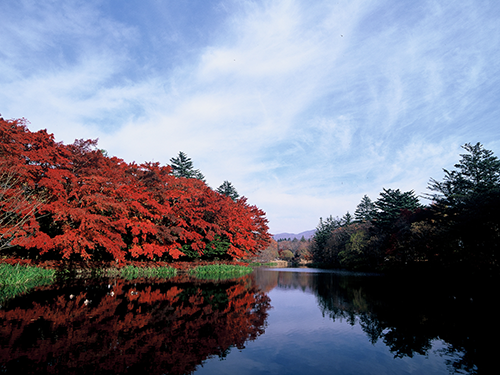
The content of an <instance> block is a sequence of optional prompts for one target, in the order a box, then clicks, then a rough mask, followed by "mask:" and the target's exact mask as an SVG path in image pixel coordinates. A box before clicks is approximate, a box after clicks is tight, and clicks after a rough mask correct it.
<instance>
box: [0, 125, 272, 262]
mask: <svg viewBox="0 0 500 375" xmlns="http://www.w3.org/2000/svg"><path fill="white" fill-rule="evenodd" d="M170 162H171V164H170V165H160V163H157V162H155V163H152V162H145V163H142V164H136V163H135V162H132V163H127V162H125V161H124V160H122V159H119V158H118V157H114V156H113V157H110V156H108V155H107V152H106V151H105V150H101V149H99V148H98V146H97V140H76V141H75V142H74V143H73V144H68V145H65V144H63V143H60V142H56V141H55V138H54V135H53V134H49V133H48V132H47V131H46V130H40V131H37V132H31V131H30V130H29V129H28V127H27V121H26V120H24V119H14V120H5V119H3V118H0V250H1V251H2V256H3V257H13V258H18V259H31V260H68V261H75V260H78V261H112V262H116V263H123V262H125V261H128V260H134V261H166V262H171V261H192V260H228V261H231V260H238V259H247V258H251V257H253V256H255V255H256V254H258V253H259V252H260V251H261V250H262V249H265V248H266V247H267V246H268V244H269V241H270V234H269V233H268V225H267V223H268V220H267V219H266V217H265V212H264V211H262V210H261V209H259V208H258V207H256V206H253V205H250V204H249V203H248V202H247V199H246V198H245V197H239V195H238V194H237V192H236V189H234V187H233V186H232V185H231V183H230V182H228V181H225V182H224V183H223V184H222V185H221V186H220V187H219V188H218V189H215V190H214V189H212V188H210V187H209V186H208V185H207V184H206V183H205V181H204V176H203V175H202V174H201V172H200V171H199V170H195V169H194V168H193V166H192V162H191V160H190V159H189V158H188V157H187V155H186V154H184V153H182V152H180V153H179V155H178V157H177V158H172V159H171V160H170Z"/></svg>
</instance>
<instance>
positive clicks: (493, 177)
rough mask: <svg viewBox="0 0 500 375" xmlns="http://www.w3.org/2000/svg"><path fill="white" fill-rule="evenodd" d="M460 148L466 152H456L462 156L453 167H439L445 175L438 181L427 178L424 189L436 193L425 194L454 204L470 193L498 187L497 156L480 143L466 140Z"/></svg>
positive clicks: (499, 186) (499, 178)
mask: <svg viewBox="0 0 500 375" xmlns="http://www.w3.org/2000/svg"><path fill="white" fill-rule="evenodd" d="M462 148H463V149H464V150H466V151H467V154H461V155H460V156H461V157H462V159H461V160H460V161H459V162H458V163H457V164H455V168H456V169H455V170H452V171H448V170H447V169H443V171H444V173H445V176H444V179H443V181H441V182H440V181H436V180H435V179H433V178H431V180H430V182H429V185H428V189H429V190H431V191H434V192H436V194H427V197H429V198H431V199H433V200H434V201H436V202H441V203H445V204H447V205H451V206H456V205H458V204H460V203H461V202H463V201H464V200H465V199H466V198H467V197H470V196H471V195H474V194H482V193H486V192H488V191H491V190H493V189H495V188H496V189H498V188H500V160H499V159H498V158H497V157H496V156H494V155H493V151H490V150H485V149H484V148H483V145H481V144H480V143H476V144H475V145H474V146H473V145H471V144H470V143H466V144H465V145H464V146H462Z"/></svg>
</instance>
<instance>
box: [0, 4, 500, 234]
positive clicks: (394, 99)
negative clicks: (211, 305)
mask: <svg viewBox="0 0 500 375" xmlns="http://www.w3.org/2000/svg"><path fill="white" fill-rule="evenodd" d="M21 4H24V5H22V6H21V5H19V4H18V2H13V1H7V2H5V3H3V5H0V11H2V12H3V13H4V14H5V16H4V19H5V20H6V21H5V23H4V30H5V32H3V33H2V34H1V35H0V46H1V47H2V48H1V49H0V50H1V52H0V84H1V86H2V90H1V91H0V103H2V108H0V112H1V113H2V114H3V115H4V116H5V117H27V118H28V119H29V120H30V121H31V122H32V124H33V125H32V129H33V130H35V129H38V128H48V130H49V132H53V133H55V135H56V138H57V139H58V140H63V141H65V142H72V141H73V140H74V139H75V138H100V146H101V147H102V148H105V149H107V150H108V152H110V153H111V154H113V155H117V156H119V157H122V158H124V159H126V160H128V161H132V160H135V161H137V162H142V161H150V160H155V161H160V162H162V163H167V162H168V160H169V159H170V158H171V157H173V156H176V155H177V153H178V151H181V150H182V151H184V152H186V153H187V154H188V156H190V157H191V158H192V159H193V162H194V163H195V166H196V167H197V168H200V169H201V170H202V172H203V173H204V174H205V175H206V177H207V179H208V182H209V183H210V184H211V185H212V186H213V187H216V186H218V185H220V184H221V183H222V182H223V181H224V180H230V181H231V182H232V183H233V184H234V185H235V186H236V188H237V189H238V191H239V192H240V193H241V194H244V195H247V196H248V197H249V198H250V202H251V203H254V204H256V205H258V206H259V207H260V206H262V208H263V209H265V210H266V211H267V212H268V216H269V218H270V219H271V229H272V230H273V231H275V232H277V231H288V232H291V231H295V232H300V231H303V230H307V229H311V225H312V227H314V226H316V224H317V222H318V220H319V216H323V217H325V216H328V215H330V214H333V215H334V216H336V215H339V216H341V215H343V214H344V213H345V211H347V210H349V211H351V212H353V211H354V209H355V207H356V205H357V204H358V203H359V200H360V199H361V197H362V196H363V195H364V194H368V195H369V196H370V197H371V198H372V199H376V198H377V196H378V193H379V192H380V191H381V189H382V187H386V188H400V189H401V190H405V191H406V190H410V189H414V190H415V191H416V193H422V192H423V191H425V186H426V185H427V181H428V179H429V178H430V177H434V178H438V179H439V178H440V176H441V168H444V167H451V166H452V164H453V163H454V162H456V161H457V160H458V152H460V151H458V150H459V146H460V145H461V144H463V143H465V142H476V141H483V142H486V141H487V142H489V144H491V145H493V146H495V145H496V146H498V144H499V142H500V141H499V140H498V132H496V127H497V124H496V122H495V121H496V118H497V117H498V116H495V113H496V114H498V111H499V110H498V109H497V107H498V106H497V105H496V103H498V98H499V96H500V89H498V87H500V86H499V85H498V80H499V78H498V77H500V75H499V74H498V72H499V70H500V69H499V68H500V63H499V61H500V59H499V57H500V56H499V54H500V53H499V52H498V51H500V48H498V47H500V33H499V32H498V22H497V19H496V18H495V17H493V16H492V15H493V14H494V13H495V11H498V10H499V5H495V4H493V3H488V4H486V5H484V6H482V7H479V6H478V5H477V3H475V2H473V1H470V2H466V1H465V2H461V3H460V4H459V5H457V4H456V3H453V4H452V3H449V2H446V1H444V0H443V1H428V2H423V3H420V4H419V5H416V4H410V5H408V4H402V3H400V2H397V1H385V2H372V1H363V0H359V1H339V2H335V3H333V2H330V1H317V2H313V3H311V2H306V1H299V0H296V1H293V0H283V1H275V2H258V1H223V2H213V3H210V2H207V3H204V4H203V6H205V7H207V8H206V9H203V11H205V10H213V12H215V13H207V14H211V16H213V15H216V16H217V17H218V18H217V19H216V21H214V20H203V19H200V17H202V14H203V12H201V11H200V13H199V14H196V15H194V14H193V16H196V17H197V18H193V19H196V22H197V23H196V24H192V25H189V24H188V21H183V22H181V21H180V18H182V19H183V20H189V19H190V17H189V16H188V15H185V14H182V16H183V17H180V16H181V14H175V13H172V12H174V11H175V9H177V8H175V7H174V6H165V5H164V4H161V3H150V2H145V4H144V5H143V6H142V7H141V9H140V10H139V9H136V11H137V12H139V11H140V12H141V13H140V17H139V16H137V17H132V16H130V17H129V18H127V17H126V15H125V12H126V11H125V8H124V9H122V10H121V12H122V13H120V14H118V13H112V12H110V10H109V9H108V10H106V8H105V6H104V4H102V3H100V2H96V3H94V2H85V3H77V2H57V1H56V2H51V3H39V2H29V1H26V2H23V3H21ZM179 7H180V8H179V9H181V10H185V9H187V10H189V11H193V9H192V8H189V7H187V6H186V7H184V8H183V7H182V6H181V5H179ZM208 8H210V9H208ZM212 8H213V9H212ZM153 10H154V11H153ZM111 11H112V10H111ZM132 12H134V10H132ZM20 14H22V17H19V15H20ZM130 14H132V13H130ZM134 15H135V14H134ZM144 20H147V24H146V23H145V21H144ZM200 20H201V21H204V22H200ZM200 25H203V26H200ZM181 27H185V29H184V28H182V29H181ZM188 27H190V28H189V29H188ZM201 27H204V28H202V29H200V28H201ZM193 30H194V31H193ZM189 38H191V39H189ZM474 123H479V124H481V126H476V127H473V126H472V125H471V124H474ZM471 138H473V139H471Z"/></svg>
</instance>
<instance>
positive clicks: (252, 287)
mask: <svg viewBox="0 0 500 375" xmlns="http://www.w3.org/2000/svg"><path fill="white" fill-rule="evenodd" d="M467 285H468V284H467V283H465V282H462V283H460V285H457V284H456V283H451V282H447V281H443V280H415V279H411V280H407V279H404V278H398V279H394V278H388V277H383V276H376V275H362V274H357V275H355V274H348V273H335V272H325V271H320V270H310V269H257V270H255V271H254V273H253V274H251V275H248V276H245V277H243V278H240V279H237V280H229V281H225V282H218V283H215V282H208V281H194V280H192V279H189V278H187V277H185V276H181V277H176V278H173V279H170V280H168V281H165V280H164V281H161V282H151V281H150V280H136V281H126V280H122V279H114V280H103V279H94V280H80V281H72V282H66V283H60V284H58V285H53V286H43V287H40V288H38V289H37V290H35V291H33V292H31V293H29V294H26V295H24V296H21V297H17V298H14V299H10V300H7V301H3V302H2V306H1V307H0V371H2V372H4V373H12V374H14V373H15V374H19V373H35V372H36V373H67V374H72V373H74V374H77V373H86V374H91V373H96V374H101V373H102V374H110V373H111V374H112V373H134V372H135V373H136V372H137V371H138V370H140V371H144V372H147V373H151V374H167V373H170V374H192V373H195V374H236V373H237V374H333V373H335V374H447V373H461V374H474V373H480V372H481V371H480V370H481V369H485V368H487V366H488V365H490V364H491V363H492V362H493V360H492V358H493V355H494V354H495V353H496V352H497V349H498V347H495V345H496V344H494V341H492V340H491V339H494V340H496V338H497V337H496V336H493V335H494V334H493V332H495V328H496V327H498V323H497V322H496V316H495V314H494V313H493V311H494V310H493V309H490V307H491V306H490V304H491V303H492V302H491V301H492V299H491V298H489V297H490V296H489V286H488V285H486V286H484V288H483V289H482V290H481V291H482V293H478V290H477V286H474V287H473V288H472V287H467ZM488 340H490V341H488ZM488 342H489V344H488Z"/></svg>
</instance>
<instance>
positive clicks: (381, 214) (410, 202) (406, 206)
mask: <svg viewBox="0 0 500 375" xmlns="http://www.w3.org/2000/svg"><path fill="white" fill-rule="evenodd" d="M375 207H376V208H377V211H375V212H374V214H373V221H374V222H375V224H376V225H377V226H378V227H388V226H391V225H392V224H393V223H394V222H395V221H396V219H397V218H398V217H399V215H400V214H401V211H403V210H408V211H414V210H416V209H417V208H419V207H421V204H420V203H419V201H418V197H417V196H416V195H415V192H414V191H413V190H410V191H406V192H404V193H403V192H401V191H400V190H399V189H396V190H392V189H383V192H381V193H380V198H379V199H377V201H376V202H375Z"/></svg>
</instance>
